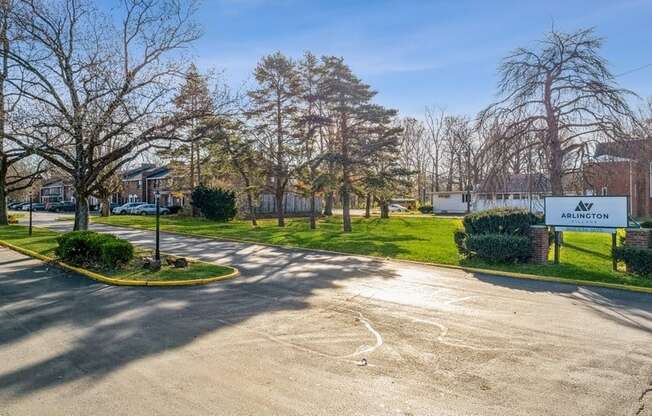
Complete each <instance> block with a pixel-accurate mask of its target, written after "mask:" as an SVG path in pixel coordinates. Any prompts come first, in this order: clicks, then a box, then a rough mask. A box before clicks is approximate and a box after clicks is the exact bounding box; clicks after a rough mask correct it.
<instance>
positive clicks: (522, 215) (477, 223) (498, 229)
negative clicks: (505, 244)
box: [463, 208, 543, 235]
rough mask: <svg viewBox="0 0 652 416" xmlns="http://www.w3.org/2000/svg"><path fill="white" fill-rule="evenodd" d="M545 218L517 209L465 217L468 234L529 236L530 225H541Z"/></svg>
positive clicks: (491, 211)
mask: <svg viewBox="0 0 652 416" xmlns="http://www.w3.org/2000/svg"><path fill="white" fill-rule="evenodd" d="M542 222H543V217H542V216H540V215H535V214H532V213H530V212H528V211H526V210H522V209H517V208H495V209H489V210H486V211H480V212H475V213H472V214H468V215H466V216H465V217H464V220H463V224H464V229H465V230H466V232H467V234H511V235H528V232H529V229H530V225H534V224H540V223H542Z"/></svg>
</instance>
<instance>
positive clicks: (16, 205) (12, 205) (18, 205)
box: [7, 202, 24, 209]
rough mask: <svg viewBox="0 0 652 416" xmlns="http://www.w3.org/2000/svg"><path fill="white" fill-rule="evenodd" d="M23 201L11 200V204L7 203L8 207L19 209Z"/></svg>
mask: <svg viewBox="0 0 652 416" xmlns="http://www.w3.org/2000/svg"><path fill="white" fill-rule="evenodd" d="M23 204H24V202H12V203H11V204H9V205H7V208H8V209H19V208H20V207H21V206H22V205H23Z"/></svg>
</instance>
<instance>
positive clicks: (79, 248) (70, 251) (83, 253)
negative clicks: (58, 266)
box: [55, 231, 118, 264]
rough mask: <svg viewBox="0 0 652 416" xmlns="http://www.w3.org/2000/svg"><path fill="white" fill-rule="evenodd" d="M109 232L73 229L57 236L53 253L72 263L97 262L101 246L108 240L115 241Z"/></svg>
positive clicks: (115, 238)
mask: <svg viewBox="0 0 652 416" xmlns="http://www.w3.org/2000/svg"><path fill="white" fill-rule="evenodd" d="M116 240H118V238H117V237H114V236H112V235H110V234H99V233H96V232H93V231H73V232H70V233H66V234H63V235H60V236H59V237H57V242H58V243H59V246H58V247H57V248H56V249H55V254H56V255H57V256H59V257H61V258H62V259H64V260H67V261H70V262H72V263H77V264H84V263H93V262H94V263H97V262H99V261H100V256H101V247H102V245H103V244H105V243H106V242H108V241H116Z"/></svg>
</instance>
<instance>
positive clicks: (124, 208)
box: [111, 202, 170, 215]
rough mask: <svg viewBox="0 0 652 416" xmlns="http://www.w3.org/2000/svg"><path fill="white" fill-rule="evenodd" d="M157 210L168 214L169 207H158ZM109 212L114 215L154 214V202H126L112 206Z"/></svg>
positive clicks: (162, 213)
mask: <svg viewBox="0 0 652 416" xmlns="http://www.w3.org/2000/svg"><path fill="white" fill-rule="evenodd" d="M159 212H160V213H161V215H167V214H170V209H169V208H166V207H160V208H159ZM111 213H113V214H116V215H126V214H131V215H156V204H147V203H143V202H128V203H126V204H124V205H120V206H118V207H115V208H113V209H112V210H111Z"/></svg>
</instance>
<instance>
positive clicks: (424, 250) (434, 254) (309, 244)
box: [93, 216, 652, 287]
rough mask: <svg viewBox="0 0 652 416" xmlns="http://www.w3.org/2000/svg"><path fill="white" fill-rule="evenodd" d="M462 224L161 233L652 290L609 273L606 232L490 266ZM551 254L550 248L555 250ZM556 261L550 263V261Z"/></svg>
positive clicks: (117, 221) (172, 221)
mask: <svg viewBox="0 0 652 416" xmlns="http://www.w3.org/2000/svg"><path fill="white" fill-rule="evenodd" d="M93 221H94V222H96V223H103V224H111V225H120V226H128V227H134V228H142V229H149V230H152V229H154V228H155V218H154V217H141V216H112V217H108V218H99V217H96V218H93ZM459 226H461V220H460V219H459V218H451V217H433V216H428V217H423V218H422V217H399V216H395V217H394V218H391V219H389V220H381V219H379V218H371V219H365V218H361V217H354V218H353V232H352V233H350V234H343V233H342V232H341V227H342V224H341V218H340V217H332V218H326V219H322V220H320V221H319V224H318V229H317V230H316V231H310V230H309V229H308V222H307V220H306V219H289V220H287V226H286V227H285V228H280V227H277V226H276V220H260V221H259V226H258V227H255V228H254V227H252V226H251V223H249V222H247V221H232V222H229V223H216V222H211V221H207V220H205V219H201V218H185V217H176V216H168V217H162V218H161V230H163V231H174V232H180V233H186V234H193V235H201V236H206V237H212V238H217V239H219V238H226V239H229V238H230V239H237V240H248V241H254V242H261V243H268V244H278V245H284V246H290V247H305V248H314V249H325V250H334V251H339V252H345V253H352V254H365V255H371V256H379V257H391V258H397V259H405V260H416V261H423V262H431V263H439V264H447V265H456V266H468V267H478V268H487V269H493V270H500V271H507V272H517V273H529V274H535V275H542V276H553V277H563V278H569V279H575V280H584V281H595V282H606V283H619V284H628V285H633V286H642V287H652V279H649V278H643V277H637V276H633V275H629V274H626V273H623V272H615V271H612V270H611V267H612V266H611V264H612V263H611V236H610V235H609V234H603V233H579V232H565V233H564V239H565V245H564V246H563V247H562V249H561V264H558V265H555V264H552V263H549V264H547V265H534V264H508V265H504V264H502V265H500V264H492V263H488V262H486V261H481V260H478V259H464V258H461V257H460V256H459V255H458V254H457V249H456V247H455V244H454V242H453V231H454V230H455V229H456V228H457V227H459ZM551 256H552V250H551ZM551 260H552V259H551Z"/></svg>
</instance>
